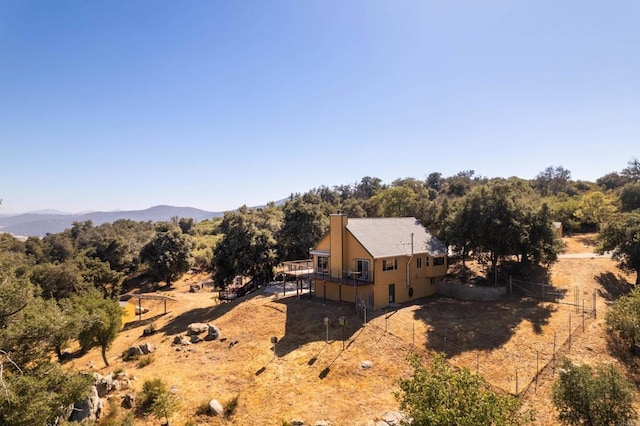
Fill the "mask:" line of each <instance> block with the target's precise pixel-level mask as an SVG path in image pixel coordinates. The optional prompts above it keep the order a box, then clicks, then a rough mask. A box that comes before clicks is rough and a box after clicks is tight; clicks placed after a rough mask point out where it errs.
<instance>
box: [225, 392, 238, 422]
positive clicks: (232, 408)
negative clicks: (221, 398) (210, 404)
mask: <svg viewBox="0 0 640 426" xmlns="http://www.w3.org/2000/svg"><path fill="white" fill-rule="evenodd" d="M236 408H238V395H236V396H234V397H233V398H231V399H230V400H229V401H227V403H226V404H225V405H224V416H225V417H231V416H233V413H235V412H236Z"/></svg>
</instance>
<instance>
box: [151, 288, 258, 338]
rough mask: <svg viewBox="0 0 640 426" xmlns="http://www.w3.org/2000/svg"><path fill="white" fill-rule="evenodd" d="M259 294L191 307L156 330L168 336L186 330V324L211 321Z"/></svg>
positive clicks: (254, 293)
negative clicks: (205, 305)
mask: <svg viewBox="0 0 640 426" xmlns="http://www.w3.org/2000/svg"><path fill="white" fill-rule="evenodd" d="M259 294H260V293H259V292H253V293H250V294H248V295H245V296H242V297H239V298H237V299H235V300H232V301H229V302H223V303H218V304H215V303H216V302H213V301H212V306H210V307H207V308H196V309H192V310H190V311H187V312H184V313H182V314H180V315H178V316H176V317H175V318H172V319H171V320H170V321H168V322H167V323H166V324H165V325H164V326H163V327H162V328H160V329H159V330H158V332H161V333H165V334H166V335H168V336H170V335H176V334H180V333H184V332H185V331H186V330H187V326H188V325H189V324H191V323H194V322H203V323H211V322H213V321H215V320H216V319H218V318H220V317H221V316H223V315H225V314H227V313H228V312H230V311H231V310H233V309H234V308H235V307H237V306H238V305H240V304H241V303H243V302H246V301H247V300H250V299H252V298H254V297H256V296H257V295H259Z"/></svg>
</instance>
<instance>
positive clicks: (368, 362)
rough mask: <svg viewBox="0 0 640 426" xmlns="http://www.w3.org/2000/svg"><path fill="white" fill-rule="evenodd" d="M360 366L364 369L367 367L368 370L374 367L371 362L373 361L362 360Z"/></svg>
mask: <svg viewBox="0 0 640 426" xmlns="http://www.w3.org/2000/svg"><path fill="white" fill-rule="evenodd" d="M360 367H362V368H363V369H365V370H368V369H370V368H371V367H373V362H371V361H362V362H361V363H360Z"/></svg>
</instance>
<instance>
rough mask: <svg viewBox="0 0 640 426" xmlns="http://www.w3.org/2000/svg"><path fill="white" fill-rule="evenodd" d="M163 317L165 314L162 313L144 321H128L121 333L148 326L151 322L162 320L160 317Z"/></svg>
mask: <svg viewBox="0 0 640 426" xmlns="http://www.w3.org/2000/svg"><path fill="white" fill-rule="evenodd" d="M165 315H167V314H164V313H162V314H158V315H154V316H152V317H149V318H145V319H143V320H134V321H129V322H128V323H126V324H125V325H124V326H123V327H122V331H127V330H131V329H133V328H136V327H140V326H143V325H149V324H151V323H152V322H154V321H156V320H158V319H160V318H162V317H163V316H165ZM136 317H137V315H136Z"/></svg>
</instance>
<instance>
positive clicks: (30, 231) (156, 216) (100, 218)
mask: <svg viewBox="0 0 640 426" xmlns="http://www.w3.org/2000/svg"><path fill="white" fill-rule="evenodd" d="M223 214H224V213H223V212H209V211H205V210H200V209H196V208H193V207H174V206H154V207H150V208H148V209H145V210H128V211H113V212H90V213H82V214H48V213H24V214H19V215H15V216H5V217H0V232H8V233H10V234H13V235H25V236H34V237H35V236H43V235H45V234H47V233H52V234H54V233H58V232H62V231H64V230H65V229H67V228H70V227H71V225H72V224H73V222H85V221H87V220H90V221H92V222H93V224H94V225H95V226H98V225H101V224H103V223H112V222H115V221H116V220H120V219H130V220H134V221H137V222H139V221H151V222H160V221H166V220H170V219H171V218H172V217H174V216H177V217H184V218H192V219H194V220H196V221H200V220H204V219H212V218H214V217H220V216H222V215H223Z"/></svg>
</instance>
